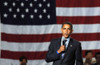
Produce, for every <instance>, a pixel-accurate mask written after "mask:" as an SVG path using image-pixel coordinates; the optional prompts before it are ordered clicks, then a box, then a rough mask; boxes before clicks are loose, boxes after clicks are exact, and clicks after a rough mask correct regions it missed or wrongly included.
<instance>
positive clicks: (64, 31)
mask: <svg viewBox="0 0 100 65" xmlns="http://www.w3.org/2000/svg"><path fill="white" fill-rule="evenodd" d="M61 31H62V35H63V36H64V37H65V38H68V37H69V36H70V34H71V33H72V31H73V30H72V29H71V26H70V25H69V24H64V25H63V27H62V28H61Z"/></svg>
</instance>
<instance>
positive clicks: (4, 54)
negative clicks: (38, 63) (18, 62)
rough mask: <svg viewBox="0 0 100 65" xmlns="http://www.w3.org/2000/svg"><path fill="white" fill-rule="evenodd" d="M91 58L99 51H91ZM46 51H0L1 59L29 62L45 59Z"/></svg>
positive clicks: (83, 52)
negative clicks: (20, 58)
mask: <svg viewBox="0 0 100 65" xmlns="http://www.w3.org/2000/svg"><path fill="white" fill-rule="evenodd" d="M85 52H86V50H83V51H82V54H83V57H85ZM92 52H93V56H95V53H96V52H100V50H92ZM46 53H47V51H44V52H42V51H40V52H14V51H7V50H1V58H7V59H19V57H20V56H26V57H27V58H28V59H29V60H37V59H39V60H40V59H45V57H46Z"/></svg>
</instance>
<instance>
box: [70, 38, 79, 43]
mask: <svg viewBox="0 0 100 65" xmlns="http://www.w3.org/2000/svg"><path fill="white" fill-rule="evenodd" d="M70 40H71V41H73V42H74V43H78V44H80V42H79V41H78V40H75V39H73V38H70Z"/></svg>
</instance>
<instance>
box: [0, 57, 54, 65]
mask: <svg viewBox="0 0 100 65" xmlns="http://www.w3.org/2000/svg"><path fill="white" fill-rule="evenodd" d="M0 62H2V63H0V65H20V63H19V60H11V59H3V58H2V59H0ZM27 65H52V62H51V63H46V61H45V60H28V63H27Z"/></svg>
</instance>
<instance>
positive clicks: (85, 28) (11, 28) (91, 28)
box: [1, 24, 100, 34]
mask: <svg viewBox="0 0 100 65" xmlns="http://www.w3.org/2000/svg"><path fill="white" fill-rule="evenodd" d="M73 26H74V32H73V33H97V32H100V30H99V28H100V24H74V25H73ZM60 29H61V24H55V25H41V26H36V25H34V26H30V25H25V26H23V25H19V26H17V25H6V24H2V30H1V32H4V33H10V34H48V33H50V34H52V33H61V30H60Z"/></svg>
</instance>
